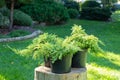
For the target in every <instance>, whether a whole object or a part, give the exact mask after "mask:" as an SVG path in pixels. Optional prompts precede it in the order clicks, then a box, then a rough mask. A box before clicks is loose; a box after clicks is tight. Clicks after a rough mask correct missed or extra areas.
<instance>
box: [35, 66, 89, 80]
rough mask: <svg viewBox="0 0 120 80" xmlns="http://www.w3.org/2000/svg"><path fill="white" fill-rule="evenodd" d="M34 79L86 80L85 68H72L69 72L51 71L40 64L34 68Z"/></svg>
mask: <svg viewBox="0 0 120 80" xmlns="http://www.w3.org/2000/svg"><path fill="white" fill-rule="evenodd" d="M34 80H87V70H86V68H72V69H71V72H70V73H65V74H56V73H52V72H51V69H50V68H47V67H44V66H40V67H37V68H36V69H35V77H34Z"/></svg>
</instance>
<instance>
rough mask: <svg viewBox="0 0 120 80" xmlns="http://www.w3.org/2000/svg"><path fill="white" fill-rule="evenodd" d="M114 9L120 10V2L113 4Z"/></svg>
mask: <svg viewBox="0 0 120 80" xmlns="http://www.w3.org/2000/svg"><path fill="white" fill-rule="evenodd" d="M112 10H113V11H115V10H120V4H117V3H116V4H113V6H112Z"/></svg>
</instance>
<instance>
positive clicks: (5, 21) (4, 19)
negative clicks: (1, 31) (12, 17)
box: [0, 13, 10, 28]
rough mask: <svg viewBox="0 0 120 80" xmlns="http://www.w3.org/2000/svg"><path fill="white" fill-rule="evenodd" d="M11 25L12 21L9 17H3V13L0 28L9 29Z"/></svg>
mask: <svg viewBox="0 0 120 80" xmlns="http://www.w3.org/2000/svg"><path fill="white" fill-rule="evenodd" d="M9 24H10V21H9V19H8V17H6V16H3V15H2V13H0V28H8V26H9Z"/></svg>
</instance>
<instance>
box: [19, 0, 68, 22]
mask: <svg viewBox="0 0 120 80" xmlns="http://www.w3.org/2000/svg"><path fill="white" fill-rule="evenodd" d="M20 10H22V11H23V12H25V13H27V14H28V15H30V16H31V17H32V18H33V20H35V21H39V22H46V23H48V24H56V23H61V22H65V21H67V20H68V19H69V14H68V12H67V10H66V9H65V7H64V6H63V5H62V4H59V3H56V2H50V1H49V0H48V1H43V3H41V2H38V3H33V4H30V5H26V6H23V7H21V8H20Z"/></svg>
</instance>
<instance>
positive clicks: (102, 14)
mask: <svg viewBox="0 0 120 80" xmlns="http://www.w3.org/2000/svg"><path fill="white" fill-rule="evenodd" d="M111 14H112V13H111V10H110V9H109V8H83V9H82V11H81V18H83V19H89V20H100V21H106V20H108V19H109V18H110V17H111Z"/></svg>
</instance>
